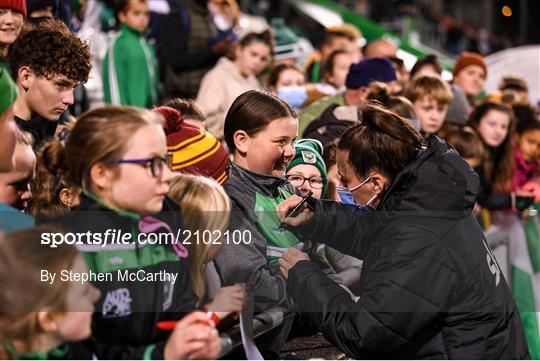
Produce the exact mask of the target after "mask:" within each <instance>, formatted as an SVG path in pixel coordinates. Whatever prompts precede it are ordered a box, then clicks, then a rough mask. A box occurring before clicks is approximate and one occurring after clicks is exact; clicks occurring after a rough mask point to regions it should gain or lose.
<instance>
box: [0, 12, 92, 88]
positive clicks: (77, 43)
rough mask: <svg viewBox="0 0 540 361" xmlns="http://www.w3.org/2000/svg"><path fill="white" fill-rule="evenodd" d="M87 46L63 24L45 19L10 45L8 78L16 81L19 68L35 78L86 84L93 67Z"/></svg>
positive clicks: (22, 32) (26, 28)
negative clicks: (53, 78)
mask: <svg viewBox="0 0 540 361" xmlns="http://www.w3.org/2000/svg"><path fill="white" fill-rule="evenodd" d="M91 58H92V55H91V53H90V47H89V46H88V44H87V43H86V42H84V41H82V40H81V39H79V38H78V37H77V35H75V34H74V33H73V32H71V30H69V29H68V28H67V26H66V25H64V23H63V22H61V21H59V20H54V19H46V20H43V21H41V22H40V23H39V24H38V25H27V26H25V28H24V29H23V31H21V34H20V35H19V37H18V38H17V40H16V41H15V43H14V44H13V47H12V49H11V53H10V55H9V63H10V68H11V74H12V76H13V78H14V79H17V73H18V71H19V69H20V68H21V67H22V66H28V67H30V68H31V69H32V71H33V72H34V73H35V74H36V75H38V76H45V77H46V78H47V79H51V78H52V77H53V76H54V75H63V76H66V77H67V78H69V79H71V80H74V81H77V82H86V81H87V80H88V74H89V73H90V69H91V67H92V65H91V64H90V60H91Z"/></svg>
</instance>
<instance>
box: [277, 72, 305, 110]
mask: <svg viewBox="0 0 540 361" xmlns="http://www.w3.org/2000/svg"><path fill="white" fill-rule="evenodd" d="M268 90H270V91H271V92H272V93H274V94H277V95H278V96H279V97H280V98H281V99H283V100H285V101H286V102H287V103H289V105H291V106H292V107H294V108H295V109H298V108H300V107H302V106H303V105H304V104H305V103H306V101H307V100H308V90H307V87H306V76H305V74H304V72H303V71H302V69H300V68H299V67H297V66H296V65H292V64H285V63H282V64H278V65H276V66H275V67H273V68H272V70H271V71H270V75H269V77H268Z"/></svg>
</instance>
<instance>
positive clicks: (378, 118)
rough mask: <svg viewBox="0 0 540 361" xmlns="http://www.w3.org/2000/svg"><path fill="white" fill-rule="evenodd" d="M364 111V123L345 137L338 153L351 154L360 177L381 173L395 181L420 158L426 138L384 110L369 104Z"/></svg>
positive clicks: (350, 156)
mask: <svg viewBox="0 0 540 361" xmlns="http://www.w3.org/2000/svg"><path fill="white" fill-rule="evenodd" d="M361 110H362V122H361V123H360V124H358V125H355V126H354V127H352V128H350V129H348V130H347V131H346V132H345V133H344V134H343V136H342V137H341V139H340V141H339V143H338V149H340V150H344V151H348V152H349V163H350V164H351V166H352V167H353V169H354V170H355V171H356V173H357V174H358V175H359V176H360V177H366V176H368V174H369V173H370V172H371V171H373V170H378V171H380V172H383V173H384V174H385V175H387V176H388V177H390V178H391V179H393V178H394V177H395V176H396V175H397V174H398V173H399V171H401V170H402V169H403V168H404V167H405V166H407V164H409V163H410V162H411V161H412V160H414V159H415V158H416V156H417V155H418V153H419V151H420V150H421V149H422V146H423V141H422V137H421V136H420V133H418V132H417V131H416V130H415V129H414V128H413V127H412V126H411V125H410V124H409V122H408V121H407V120H405V119H403V118H402V117H400V116H399V115H397V114H395V113H393V112H391V111H388V110H386V109H384V108H383V107H381V106H378V105H373V104H368V105H366V106H364V107H362V108H361Z"/></svg>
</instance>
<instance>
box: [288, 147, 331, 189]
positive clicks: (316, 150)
mask: <svg viewBox="0 0 540 361" xmlns="http://www.w3.org/2000/svg"><path fill="white" fill-rule="evenodd" d="M294 153H295V154H294V158H293V160H291V162H290V163H289V165H288V166H287V172H288V171H289V170H291V169H292V168H293V167H295V166H297V165H299V164H310V165H313V166H315V167H317V169H318V170H319V172H321V177H323V178H324V183H323V188H322V193H321V197H324V195H325V194H326V188H327V187H328V172H327V171H326V165H325V164H324V160H323V158H322V153H323V146H322V144H321V142H319V141H318V140H316V139H307V138H306V139H300V140H298V141H297V142H296V143H295V144H294Z"/></svg>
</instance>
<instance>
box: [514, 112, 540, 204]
mask: <svg viewBox="0 0 540 361" xmlns="http://www.w3.org/2000/svg"><path fill="white" fill-rule="evenodd" d="M514 162H515V168H514V175H513V176H512V191H519V190H524V191H529V192H531V191H534V190H535V189H539V188H540V185H538V182H539V180H540V174H539V173H540V121H539V120H538V119H536V118H534V117H528V118H524V119H520V120H519V122H518V124H517V126H516V139H515V143H514ZM533 180H535V181H536V182H531V181H533ZM527 183H528V184H527ZM535 183H536V184H537V185H536V186H535V185H534V184H535ZM536 193H538V191H536ZM536 201H537V202H538V199H536Z"/></svg>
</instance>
